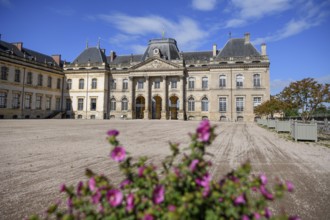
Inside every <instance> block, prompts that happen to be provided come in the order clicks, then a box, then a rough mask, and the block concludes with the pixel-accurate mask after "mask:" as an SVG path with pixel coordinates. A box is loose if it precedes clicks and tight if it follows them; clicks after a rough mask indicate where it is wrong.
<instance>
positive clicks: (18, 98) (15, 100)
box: [12, 93, 21, 108]
mask: <svg viewBox="0 0 330 220" xmlns="http://www.w3.org/2000/svg"><path fill="white" fill-rule="evenodd" d="M20 105H21V94H20V93H13V101H12V106H13V108H19V107H20Z"/></svg>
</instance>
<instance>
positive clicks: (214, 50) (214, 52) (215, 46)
mask: <svg viewBox="0 0 330 220" xmlns="http://www.w3.org/2000/svg"><path fill="white" fill-rule="evenodd" d="M216 56H217V45H216V44H213V57H216Z"/></svg>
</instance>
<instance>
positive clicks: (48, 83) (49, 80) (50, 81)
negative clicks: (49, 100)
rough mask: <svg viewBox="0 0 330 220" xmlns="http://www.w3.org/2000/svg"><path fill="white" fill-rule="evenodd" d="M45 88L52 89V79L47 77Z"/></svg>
mask: <svg viewBox="0 0 330 220" xmlns="http://www.w3.org/2000/svg"><path fill="white" fill-rule="evenodd" d="M47 86H48V87H49V88H52V77H50V76H48V80H47Z"/></svg>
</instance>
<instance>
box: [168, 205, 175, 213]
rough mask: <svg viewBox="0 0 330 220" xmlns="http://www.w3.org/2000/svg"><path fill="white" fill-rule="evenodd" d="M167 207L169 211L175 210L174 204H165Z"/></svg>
mask: <svg viewBox="0 0 330 220" xmlns="http://www.w3.org/2000/svg"><path fill="white" fill-rule="evenodd" d="M167 209H168V211H170V212H174V211H175V210H176V207H175V205H169V206H167Z"/></svg>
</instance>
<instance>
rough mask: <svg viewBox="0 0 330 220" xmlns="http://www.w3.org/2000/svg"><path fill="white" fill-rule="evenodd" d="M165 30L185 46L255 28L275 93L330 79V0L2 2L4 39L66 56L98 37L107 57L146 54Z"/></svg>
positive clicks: (207, 45) (221, 41)
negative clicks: (264, 47)
mask: <svg viewBox="0 0 330 220" xmlns="http://www.w3.org/2000/svg"><path fill="white" fill-rule="evenodd" d="M163 31H165V37H171V38H175V39H176V40H177V42H178V47H179V49H180V50H181V51H186V52H187V51H195V50H199V51H203V50H211V48H212V45H213V44H214V43H215V44H217V45H218V48H222V47H223V46H224V45H225V43H226V42H227V40H228V38H229V33H231V37H232V38H238V37H239V38H240V37H243V35H244V33H246V32H249V33H250V34H251V41H252V42H253V44H254V45H255V46H256V48H257V49H258V50H259V51H260V44H261V43H263V42H265V43H266V44H267V53H268V55H269V58H270V61H271V67H270V74H271V93H272V94H276V93H278V92H280V91H281V90H282V89H283V88H284V86H286V85H288V84H289V83H290V82H291V81H296V80H301V79H303V78H306V77H313V78H315V79H317V80H318V81H319V82H322V83H325V82H327V83H330V58H329V57H330V56H329V53H330V0H323V1H321V0H229V1H225V0H167V1H164V0H162V1H160V0H131V1H129V0H103V1H100V0H94V1H82V0H81V1H78V0H71V1H64V0H57V1H45V0H29V1H19V0H0V33H1V34H2V37H1V39H2V40H4V41H7V42H23V46H24V47H26V48H29V49H32V50H36V51H39V52H42V53H45V54H48V55H51V54H61V55H62V59H64V60H67V61H73V60H74V58H75V57H77V56H78V55H79V54H80V53H81V52H82V50H83V49H84V48H85V47H86V41H88V44H89V46H96V45H97V42H98V39H99V38H100V43H101V47H102V48H105V49H106V53H107V55H108V54H109V52H110V50H114V51H116V53H117V54H119V55H126V54H131V53H133V54H137V53H143V52H144V50H145V49H146V47H147V44H148V41H149V39H152V38H160V37H162V32H163Z"/></svg>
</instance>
